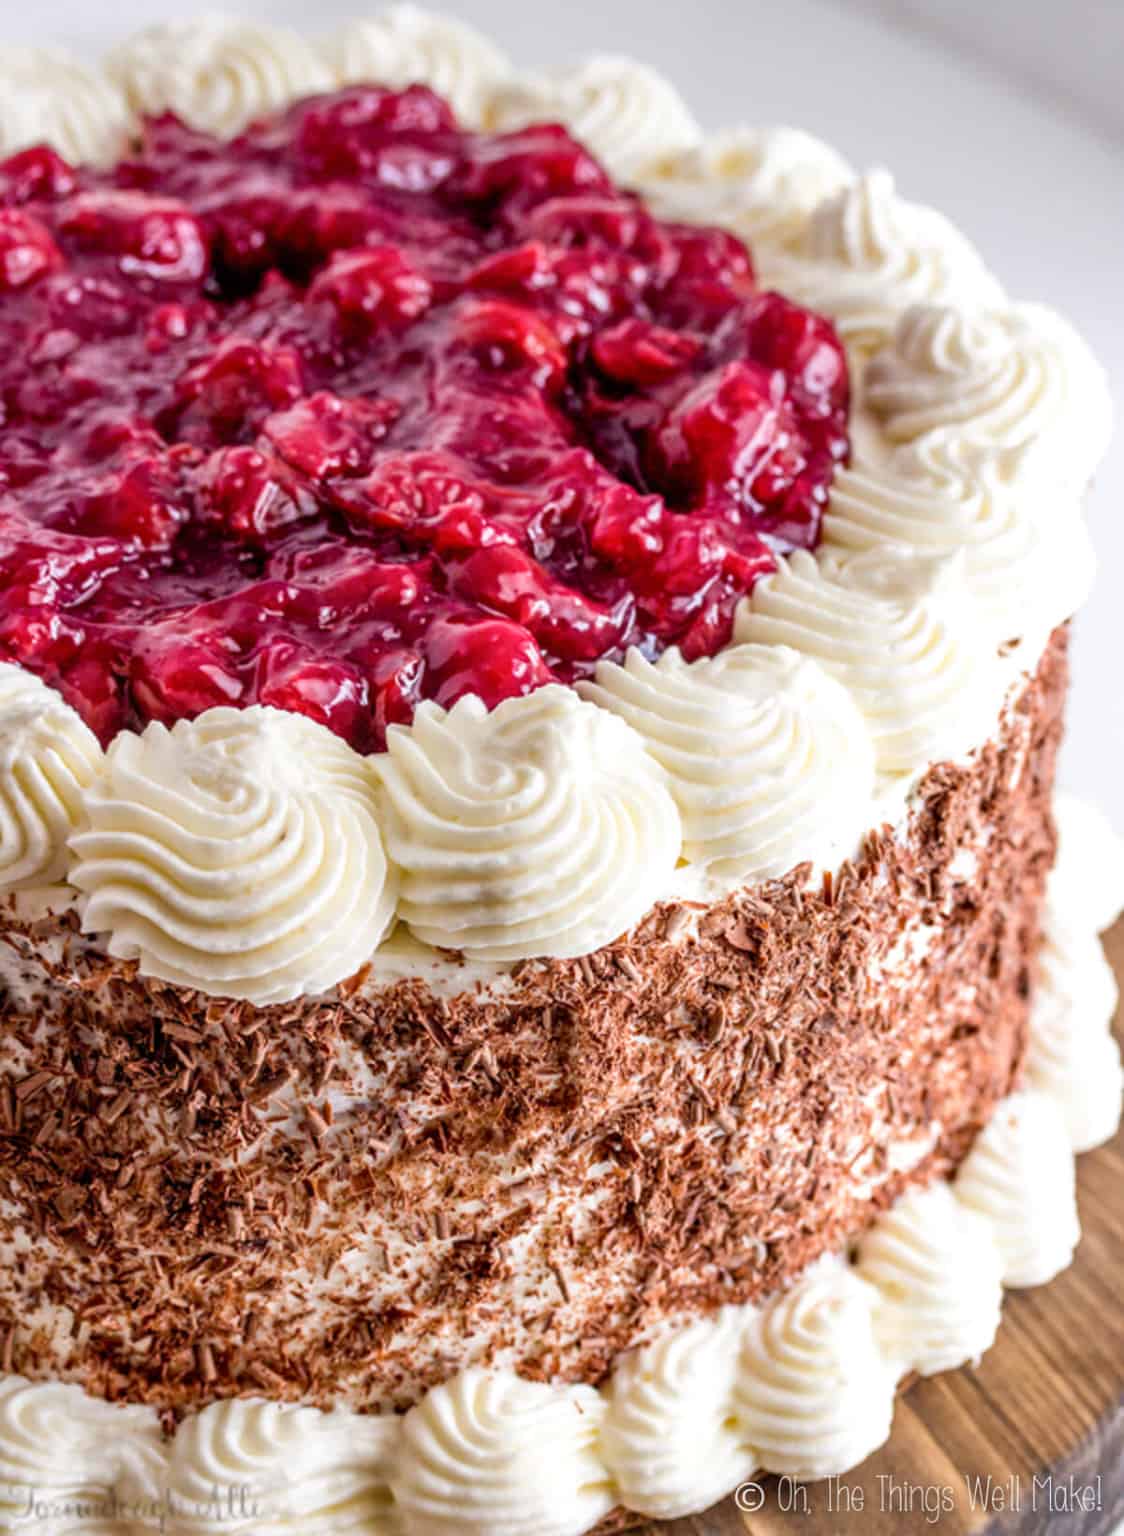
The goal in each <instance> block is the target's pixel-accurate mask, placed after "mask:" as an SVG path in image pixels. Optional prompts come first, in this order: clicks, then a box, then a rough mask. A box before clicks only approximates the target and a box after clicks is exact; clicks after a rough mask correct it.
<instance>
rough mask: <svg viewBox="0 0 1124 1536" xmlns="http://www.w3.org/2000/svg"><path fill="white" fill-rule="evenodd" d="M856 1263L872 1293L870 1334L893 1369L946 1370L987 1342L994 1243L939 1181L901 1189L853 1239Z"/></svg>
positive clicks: (994, 1297) (995, 1305)
mask: <svg viewBox="0 0 1124 1536" xmlns="http://www.w3.org/2000/svg"><path fill="white" fill-rule="evenodd" d="M856 1269H857V1272H858V1273H859V1275H861V1276H862V1278H863V1279H864V1280H866V1281H867V1282H868V1283H869V1284H870V1285H872V1286H873V1287H874V1289H875V1291H876V1293H877V1296H878V1301H877V1303H876V1306H875V1314H874V1328H875V1333H876V1334H877V1337H878V1340H879V1343H880V1344H881V1346H882V1348H883V1350H884V1351H885V1353H886V1354H887V1356H888V1357H889V1358H890V1359H892V1360H895V1361H897V1362H898V1370H899V1374H901V1375H906V1374H907V1373H908V1372H910V1371H917V1372H919V1373H920V1374H921V1375H922V1376H932V1375H935V1374H936V1373H937V1372H938V1371H947V1370H951V1369H953V1368H954V1367H956V1366H958V1365H963V1363H964V1362H965V1360H978V1359H979V1357H980V1356H981V1355H982V1354H983V1353H984V1352H985V1351H986V1350H988V1349H990V1348H991V1346H992V1344H993V1343H994V1341H995V1335H996V1332H997V1331H998V1328H999V1314H1000V1309H1001V1305H1002V1300H1003V1288H1002V1282H1001V1274H1000V1270H1001V1263H1000V1257H999V1248H998V1245H997V1243H996V1240H995V1235H994V1233H993V1232H992V1230H991V1227H990V1226H989V1224H988V1222H987V1221H986V1219H985V1218H984V1217H983V1216H981V1215H980V1214H979V1212H977V1211H974V1210H971V1209H970V1208H969V1207H968V1206H966V1205H965V1204H964V1203H963V1201H961V1200H957V1199H956V1197H955V1195H954V1194H953V1192H952V1190H951V1189H950V1187H949V1186H948V1184H947V1183H945V1182H943V1181H940V1182H938V1183H936V1184H931V1185H929V1187H928V1188H926V1189H917V1190H910V1191H909V1192H908V1193H907V1194H905V1195H903V1196H902V1197H901V1198H900V1199H899V1200H898V1201H897V1202H896V1204H895V1205H894V1206H893V1207H892V1208H891V1209H890V1210H889V1211H887V1212H886V1214H885V1215H884V1216H882V1217H880V1218H879V1220H878V1221H876V1222H875V1224H874V1226H873V1227H872V1228H871V1230H870V1231H869V1232H868V1233H867V1234H866V1235H865V1236H864V1237H863V1238H862V1239H861V1240H860V1242H859V1245H858V1251H857V1254H856Z"/></svg>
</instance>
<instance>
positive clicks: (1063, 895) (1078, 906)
mask: <svg viewBox="0 0 1124 1536" xmlns="http://www.w3.org/2000/svg"><path fill="white" fill-rule="evenodd" d="M1054 822H1055V824H1056V826H1057V831H1058V856H1057V859H1056V860H1055V863H1054V867H1053V869H1052V870H1051V871H1050V878H1049V880H1048V881H1047V885H1046V900H1047V904H1048V907H1049V921H1050V926H1051V928H1053V929H1054V930H1057V929H1063V928H1070V929H1074V930H1075V931H1076V932H1077V933H1078V934H1080V933H1083V932H1084V933H1103V932H1104V930H1105V929H1106V928H1110V927H1111V926H1112V924H1113V923H1114V922H1115V921H1116V919H1117V918H1118V917H1119V916H1120V914H1121V912H1124V838H1121V837H1120V836H1119V835H1118V833H1116V832H1115V831H1114V830H1113V828H1112V826H1111V824H1110V822H1109V820H1108V818H1107V817H1106V816H1105V815H1104V813H1103V811H1100V810H1099V809H1098V808H1097V807H1096V806H1095V805H1092V804H1090V802H1089V801H1087V800H1082V799H1079V798H1078V796H1077V795H1072V794H1068V793H1067V792H1066V791H1064V790H1056V791H1055V793H1054Z"/></svg>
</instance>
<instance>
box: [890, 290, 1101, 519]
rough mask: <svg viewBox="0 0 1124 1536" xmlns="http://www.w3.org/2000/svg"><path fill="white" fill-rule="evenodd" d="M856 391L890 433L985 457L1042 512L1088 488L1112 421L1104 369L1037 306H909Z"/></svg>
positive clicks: (1052, 511)
mask: <svg viewBox="0 0 1124 1536" xmlns="http://www.w3.org/2000/svg"><path fill="white" fill-rule="evenodd" d="M864 400H865V403H866V404H867V406H868V407H869V409H870V410H871V411H872V412H873V413H874V415H875V416H876V417H877V418H878V420H879V422H880V423H881V426H882V430H883V431H884V432H885V434H886V436H887V437H888V438H889V439H890V440H891V441H893V442H898V443H901V442H915V441H916V440H917V439H918V438H922V437H924V438H927V439H930V440H932V438H933V436H934V435H935V434H939V436H940V438H941V440H942V441H943V442H944V444H945V445H946V446H947V447H948V449H949V450H950V451H951V452H953V453H954V454H955V455H956V456H957V457H958V458H959V459H961V461H966V462H968V463H972V462H978V461H979V459H980V457H981V456H985V457H987V458H988V459H990V460H991V462H992V463H994V464H996V465H997V466H998V467H999V469H1000V470H1001V471H1002V473H1003V474H1004V476H1005V477H1006V478H1007V479H1008V480H1012V479H1014V478H1016V477H1017V478H1018V480H1019V488H1020V491H1021V492H1022V493H1023V494H1024V495H1025V496H1026V497H1027V498H1028V500H1029V502H1030V504H1031V506H1032V507H1033V508H1034V509H1035V511H1037V512H1038V513H1039V514H1040V515H1041V516H1043V517H1048V518H1056V517H1057V515H1058V506H1057V497H1058V495H1059V494H1061V495H1068V496H1069V497H1070V498H1071V499H1072V498H1076V497H1078V496H1080V494H1081V493H1082V492H1083V491H1084V489H1085V486H1086V483H1087V481H1088V478H1089V474H1090V472H1091V470H1092V467H1093V466H1094V465H1096V463H1097V462H1098V460H1099V459H1100V458H1101V457H1102V455H1103V454H1104V451H1105V449H1106V448H1107V446H1108V438H1109V434H1110V432H1111V427H1112V409H1111V402H1110V397H1109V393H1108V389H1107V386H1106V384H1105V379H1104V375H1103V372H1102V370H1101V369H1100V367H1099V365H1098V364H1097V363H1096V361H1095V360H1094V359H1093V357H1092V355H1091V354H1090V353H1089V351H1088V349H1087V348H1086V347H1085V345H1084V343H1083V342H1082V341H1081V340H1080V338H1079V337H1078V336H1077V335H1076V333H1075V332H1074V331H1073V330H1072V329H1071V327H1070V326H1068V325H1067V324H1066V323H1065V321H1064V320H1062V319H1061V317H1060V316H1059V315H1056V314H1054V313H1053V312H1052V311H1050V310H1048V309H1045V308H1043V307H1042V306H1041V305H1030V304H1026V305H1014V306H1004V307H1002V308H998V309H986V308H972V307H968V306H966V305H965V304H964V303H963V302H962V301H961V302H959V303H958V304H957V305H956V306H955V307H951V306H949V305H935V304H925V305H918V306H916V307H914V308H911V309H909V310H907V311H906V312H905V314H904V315H903V316H902V317H901V319H900V321H899V322H898V326H897V329H896V331H895V333H894V336H893V340H892V342H891V344H890V345H888V346H887V347H886V348H885V349H884V350H883V351H881V352H880V353H879V354H878V356H877V357H875V358H873V359H872V360H871V363H870V366H869V368H868V369H867V371H866V376H865V380H864Z"/></svg>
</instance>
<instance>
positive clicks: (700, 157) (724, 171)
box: [645, 125, 854, 246]
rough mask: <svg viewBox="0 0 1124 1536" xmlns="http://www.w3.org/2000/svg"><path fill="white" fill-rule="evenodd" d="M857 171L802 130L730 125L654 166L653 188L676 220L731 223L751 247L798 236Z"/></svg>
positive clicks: (655, 199)
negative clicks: (821, 205) (828, 198)
mask: <svg viewBox="0 0 1124 1536" xmlns="http://www.w3.org/2000/svg"><path fill="white" fill-rule="evenodd" d="M853 179H854V172H853V171H852V170H851V168H850V166H848V164H847V162H846V161H845V160H844V159H843V157H842V156H841V155H839V154H837V153H836V151H835V150H834V149H832V148H831V146H830V145H828V144H824V143H823V142H822V141H821V140H820V139H817V138H814V137H813V136H812V135H811V134H810V133H803V132H802V131H801V130H800V129H798V128H750V127H747V126H744V125H743V126H741V127H737V128H730V129H726V130H725V131H724V132H722V133H718V134H715V135H714V136H713V137H711V138H709V139H706V140H704V141H703V142H702V143H700V144H697V145H695V146H694V147H693V148H691V149H688V150H685V151H683V152H681V153H679V154H667V155H665V156H663V157H661V159H660V160H659V161H658V162H657V164H656V165H655V166H654V167H652V168H651V169H649V170H648V172H647V175H646V184H645V191H646V192H647V194H648V196H649V199H650V201H651V202H652V204H653V206H654V207H655V208H657V209H658V210H659V211H660V212H661V213H663V214H664V215H665V216H667V217H669V218H676V219H683V220H685V221H687V222H693V223H715V224H724V225H726V226H727V227H728V228H730V229H735V230H737V231H738V233H739V234H741V235H742V236H744V237H745V238H746V239H747V240H748V241H749V242H750V243H751V245H754V246H756V245H757V244H759V243H760V244H762V245H766V246H773V245H784V244H787V243H788V242H790V241H792V240H794V239H796V238H797V237H798V236H799V234H800V232H801V230H802V229H803V228H804V226H805V225H806V223H807V221H808V219H809V218H810V216H811V214H812V213H813V211H814V210H815V209H816V208H817V207H818V205H819V204H820V203H822V202H823V201H824V199H825V198H827V197H830V196H831V195H833V194H834V193H836V192H839V191H841V190H842V189H843V188H844V187H846V186H847V185H848V184H849V183H850V182H851V181H852V180H853Z"/></svg>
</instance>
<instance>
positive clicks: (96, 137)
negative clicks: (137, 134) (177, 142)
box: [0, 44, 133, 165]
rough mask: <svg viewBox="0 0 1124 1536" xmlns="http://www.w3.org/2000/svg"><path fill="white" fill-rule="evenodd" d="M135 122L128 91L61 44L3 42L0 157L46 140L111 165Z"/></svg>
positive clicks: (63, 151) (67, 154)
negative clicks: (37, 45) (38, 45)
mask: <svg viewBox="0 0 1124 1536" xmlns="http://www.w3.org/2000/svg"><path fill="white" fill-rule="evenodd" d="M132 128H133V119H132V114H131V113H130V111H129V107H128V103H127V102H126V100H125V97H124V96H123V95H122V93H121V91H120V90H119V89H118V88H117V86H116V85H115V84H114V83H113V82H112V81H111V80H109V79H107V78H106V76H105V75H104V74H102V73H100V72H99V71H97V70H94V69H88V68H87V67H86V66H85V65H84V64H82V63H80V62H79V60H77V59H74V58H71V56H70V55H69V54H67V53H64V52H62V50H61V49H57V48H19V47H13V46H11V45H9V44H6V45H5V46H4V47H3V48H0V157H3V156H7V155H13V154H15V152H16V151H17V150H19V149H27V148H28V147H29V146H30V145H32V144H42V143H47V144H50V146H51V147H52V149H55V150H57V151H58V153H59V154H60V155H62V156H63V158H64V159H66V160H70V161H72V162H74V163H75V164H82V163H89V164H92V165H108V164H112V163H113V161H114V160H117V159H119V158H120V156H121V155H122V154H123V153H124V152H125V150H126V149H127V148H128V144H129V136H130V133H131V132H132Z"/></svg>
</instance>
